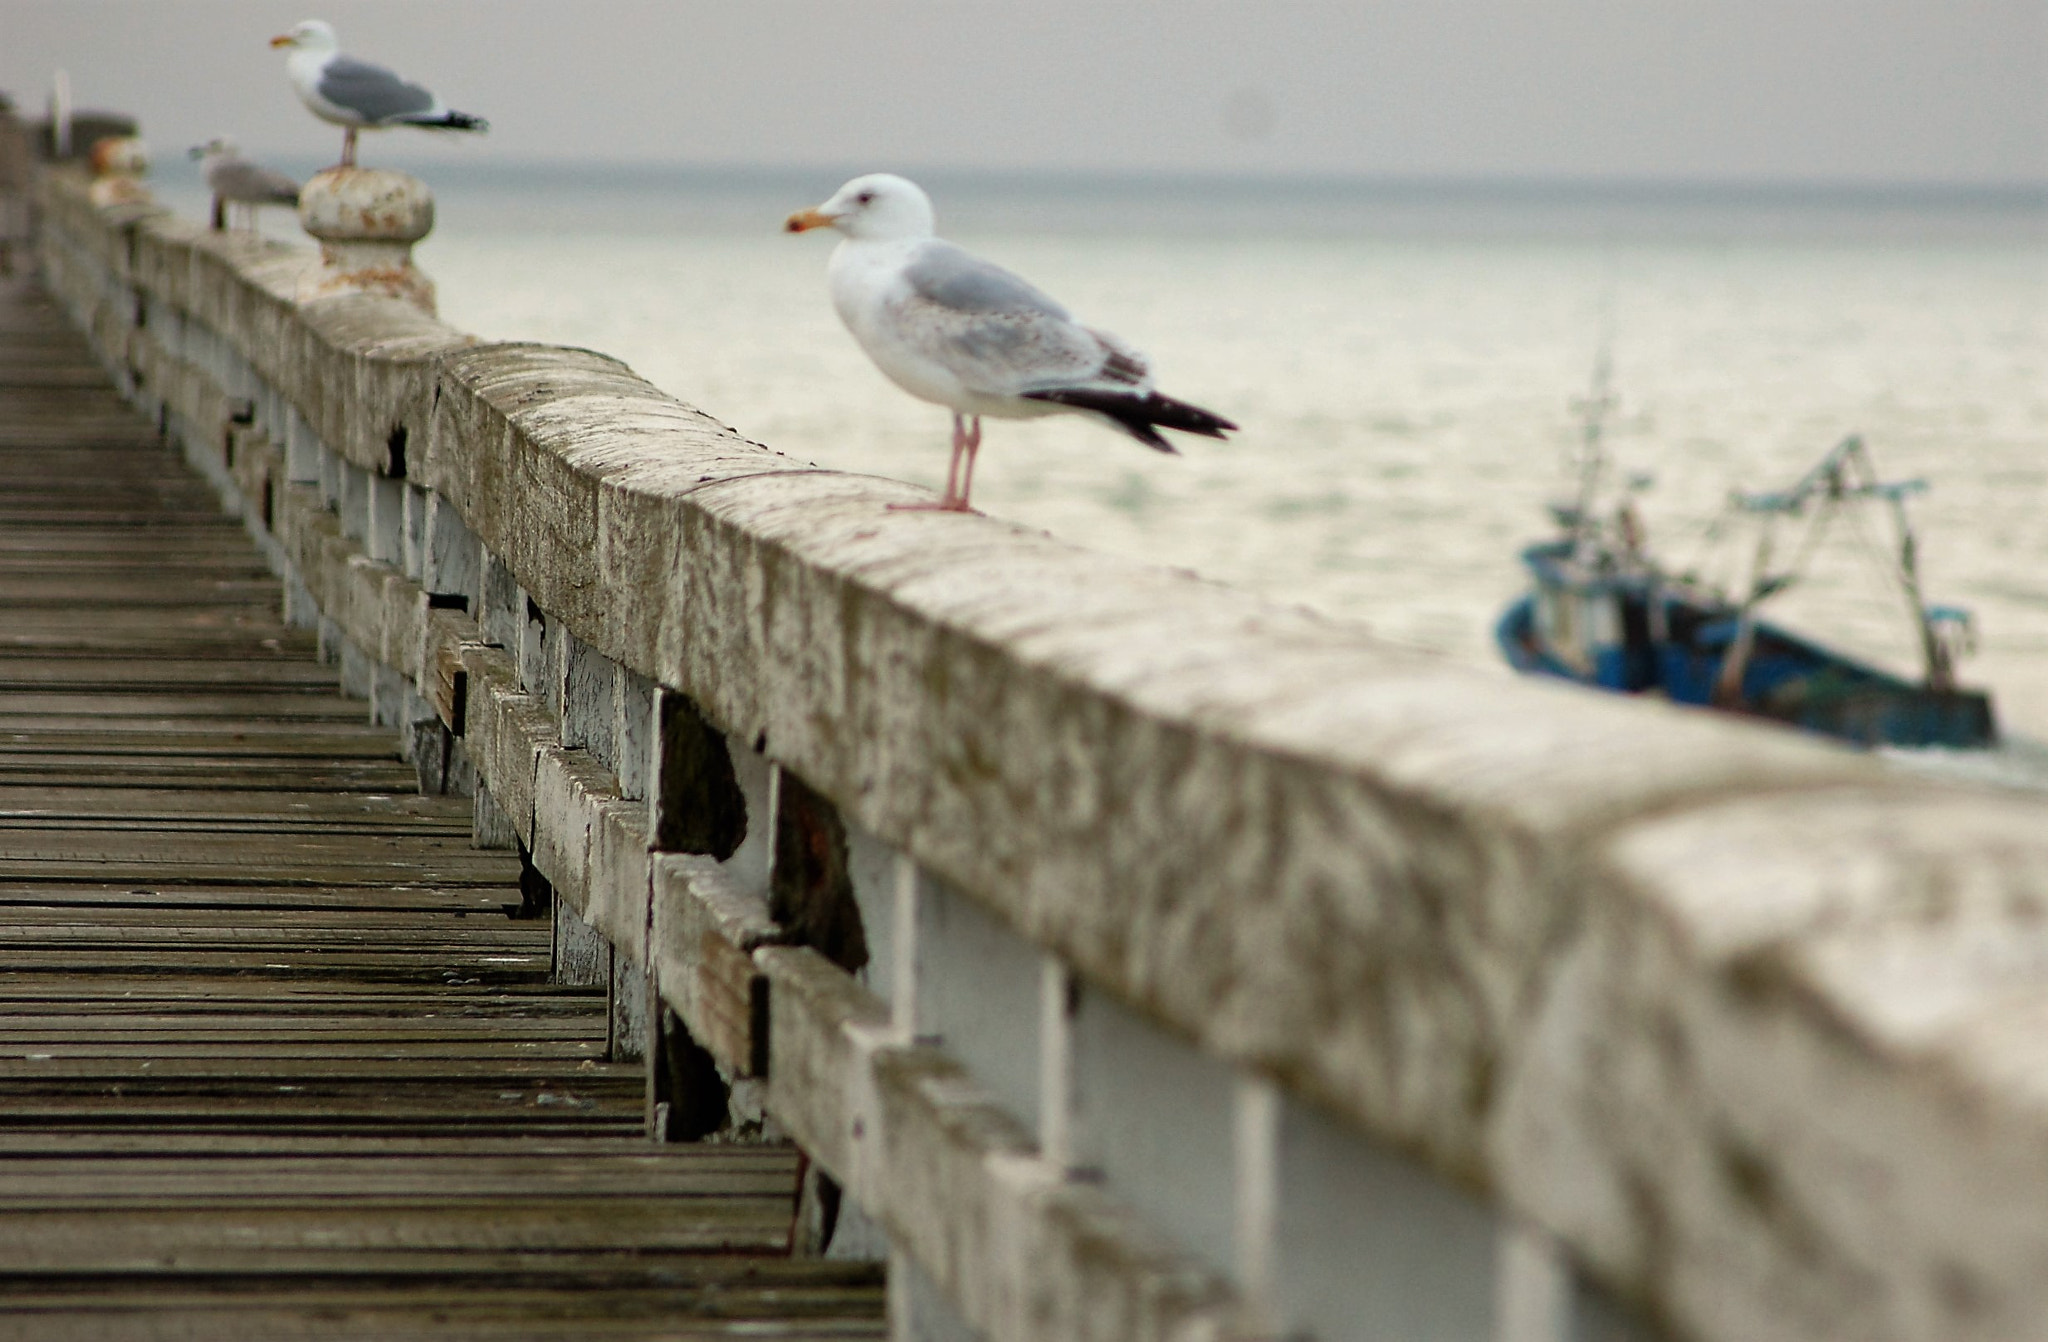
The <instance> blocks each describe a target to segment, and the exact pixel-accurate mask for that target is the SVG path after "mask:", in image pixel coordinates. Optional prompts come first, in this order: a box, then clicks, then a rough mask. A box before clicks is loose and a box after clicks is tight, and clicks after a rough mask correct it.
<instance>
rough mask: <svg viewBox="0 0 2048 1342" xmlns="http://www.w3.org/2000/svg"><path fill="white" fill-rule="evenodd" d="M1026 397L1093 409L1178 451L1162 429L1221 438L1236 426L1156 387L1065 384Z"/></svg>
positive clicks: (1154, 444) (1153, 443) (1163, 448)
mask: <svg viewBox="0 0 2048 1342" xmlns="http://www.w3.org/2000/svg"><path fill="white" fill-rule="evenodd" d="M1024 398H1025V399H1026V400H1029V401H1049V402H1051V403H1052V404H1054V405H1070V406H1072V407H1074V409H1076V410H1087V411H1092V412H1093V413H1095V414H1098V415H1100V416H1102V417H1103V418H1104V419H1106V420H1108V421H1109V422H1110V423H1111V424H1113V425H1115V426H1116V427H1117V428H1119V429H1122V430H1123V431H1124V432H1125V433H1128V434H1129V435H1131V437H1133V438H1135V439H1137V440H1138V441H1139V442H1141V443H1143V444H1144V445H1145V446H1147V447H1149V448H1152V449H1154V450H1155V451H1159V452H1177V451H1178V449H1177V448H1175V447H1174V445H1173V444H1172V443H1169V442H1167V441H1166V439H1165V438H1164V437H1162V436H1161V435H1160V433H1159V430H1160V429H1178V430H1180V431H1181V432H1182V433H1198V434H1200V435H1201V436H1202V437H1204V438H1221V437H1222V436H1223V435H1224V434H1225V433H1227V432H1229V431H1230V430H1232V429H1235V428H1236V427H1237V425H1235V424H1233V423H1231V422H1230V421H1229V420H1227V419H1225V418H1223V416H1221V415H1219V414H1216V413H1214V412H1213V411H1209V410H1204V409H1202V407H1200V406H1198V405H1189V404H1188V403H1187V402H1186V401H1176V400H1175V399H1173V397H1171V396H1161V395H1160V394H1159V393H1158V392H1156V391H1151V392H1129V391H1102V390H1099V389H1096V388H1091V387H1078V388H1077V387H1066V388H1055V389H1053V390H1051V391H1027V392H1025V393H1024Z"/></svg>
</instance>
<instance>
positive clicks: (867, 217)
mask: <svg viewBox="0 0 2048 1342" xmlns="http://www.w3.org/2000/svg"><path fill="white" fill-rule="evenodd" d="M933 225H934V216H933V214H932V200H931V197H930V196H927V195H926V194H925V193H924V192H923V191H921V190H919V189H918V186H917V183H915V182H912V181H908V180H906V179H904V178H901V177H897V176H895V175H893V174H891V173H886V172H871V173H869V174H868V175H867V176H865V177H856V178H854V179H853V180H852V181H850V182H848V183H847V184H846V185H845V186H842V187H840V188H839V189H838V190H837V191H835V192H833V193H832V198H831V199H830V200H828V201H826V202H825V203H824V204H823V205H816V206H813V207H811V208H810V209H808V210H798V211H797V212H796V213H795V214H792V215H791V216H789V219H788V220H787V221H786V222H785V223H784V224H783V227H784V228H785V229H787V230H788V231H790V232H791V233H802V232H804V231H806V230H808V229H813V228H836V229H838V230H839V231H840V232H841V233H844V234H845V235H846V236H847V237H849V238H859V239H861V240H863V241H871V240H880V241H885V242H893V241H896V240H898V239H902V238H928V237H930V236H931V235H932V228H933Z"/></svg>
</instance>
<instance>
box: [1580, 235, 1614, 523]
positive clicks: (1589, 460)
mask: <svg viewBox="0 0 2048 1342" xmlns="http://www.w3.org/2000/svg"><path fill="white" fill-rule="evenodd" d="M1615 404H1616V397H1615V395H1614V277H1613V275H1612V274H1611V273H1610V274H1609V275H1608V278H1607V288H1606V291H1605V293H1604V294H1603V295H1602V297H1601V300H1600V344H1599V348H1598V352H1597V353H1596V354H1595V355H1594V356H1593V382H1592V385H1591V386H1590V387H1589V388H1588V389H1587V392H1586V394H1585V395H1584V396H1582V397H1579V398H1578V399H1577V400H1576V401H1575V402H1573V407H1574V408H1575V409H1576V410H1577V411H1578V412H1579V450H1578V461H1577V463H1576V464H1577V467H1578V475H1579V493H1578V499H1577V501H1576V502H1575V503H1574V505H1573V507H1572V513H1571V519H1570V535H1571V541H1572V545H1573V548H1574V549H1578V548H1580V547H1583V546H1585V545H1587V544H1589V543H1590V542H1591V541H1592V540H1593V538H1594V532H1595V530H1596V529H1597V525H1598V524H1597V523H1596V522H1595V520H1594V516H1593V500H1594V497H1595V495H1597V494H1598V492H1599V489H1600V478H1601V477H1602V476H1603V475H1605V474H1606V473H1607V420H1608V417H1609V416H1610V415H1612V414H1613V413H1614V407H1615Z"/></svg>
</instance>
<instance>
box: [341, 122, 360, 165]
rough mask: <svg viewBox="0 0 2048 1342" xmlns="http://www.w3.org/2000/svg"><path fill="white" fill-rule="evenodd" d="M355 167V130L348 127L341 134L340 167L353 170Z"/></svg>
mask: <svg viewBox="0 0 2048 1342" xmlns="http://www.w3.org/2000/svg"><path fill="white" fill-rule="evenodd" d="M355 165H356V128H355V127H354V126H349V127H347V128H345V129H344V130H343V131H342V132H341V166H342V167H344V168H353V167H354V166H355Z"/></svg>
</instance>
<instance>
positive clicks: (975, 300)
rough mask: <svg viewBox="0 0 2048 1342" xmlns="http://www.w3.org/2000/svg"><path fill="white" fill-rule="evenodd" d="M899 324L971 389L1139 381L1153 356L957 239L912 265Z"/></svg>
mask: <svg viewBox="0 0 2048 1342" xmlns="http://www.w3.org/2000/svg"><path fill="white" fill-rule="evenodd" d="M903 278H904V281H905V285H906V287H905V291H904V293H903V295H902V296H901V297H900V299H899V300H898V301H897V302H896V303H895V304H893V305H892V311H891V317H892V324H893V325H895V327H896V328H897V330H896V334H897V335H898V337H899V338H900V339H902V340H903V341H904V343H906V344H908V345H909V346H911V347H912V348H914V349H915V350H917V352H919V353H920V354H922V355H924V356H925V357H927V358H929V359H932V360H935V361H936V362H938V363H940V364H942V365H943V366H945V367H946V368H947V369H949V370H950V371H951V372H952V373H953V374H954V375H955V376H956V377H958V378H959V379H960V380H961V381H962V382H963V383H965V384H966V385H967V386H968V387H969V388H970V389H972V390H974V391H977V392H981V393H983V394H985V395H992V396H1019V395H1022V394H1024V393H1025V392H1030V391H1042V390H1046V389H1048V388H1054V387H1072V386H1084V385H1092V384H1096V383H1100V382H1102V381H1104V380H1105V379H1106V380H1109V381H1112V382H1116V383H1123V384H1128V385H1137V384H1140V383H1142V382H1143V381H1144V377H1145V371H1146V370H1145V362H1144V359H1143V358H1142V356H1139V355H1138V354H1137V352H1136V351H1134V350H1131V349H1129V348H1128V347H1126V346H1123V345H1122V344H1121V343H1120V342H1113V341H1108V340H1105V339H1104V338H1103V337H1102V336H1101V335H1099V334H1098V333H1096V332H1094V331H1091V330H1089V329H1088V328H1087V327H1085V326H1082V325H1081V324H1080V323H1079V322H1076V321H1075V320H1074V319H1073V318H1072V317H1071V316H1070V315H1068V313H1067V310H1066V309H1065V308H1064V307H1061V306H1060V305H1059V304H1058V303H1057V302H1055V301H1054V300H1053V299H1052V298H1050V297H1048V296H1047V295H1046V294H1045V293H1044V292H1042V291H1041V290H1039V289H1038V288H1037V287H1036V286H1034V285H1032V284H1031V283H1029V282H1028V281H1026V280H1024V279H1022V278H1020V277H1018V276H1016V275H1013V274H1011V273H1010V272H1009V271H1007V270H1004V269H1003V268H1002V267H1001V266H998V265H995V264H993V263H992V262H988V261H984V260H982V259H981V258H980V257H978V256H975V255H974V254H973V253H971V252H967V251H964V250H962V249H961V248H959V247H955V246H954V245H952V244H951V243H949V242H940V241H937V240H934V241H932V242H929V243H926V244H925V245H924V246H923V247H922V248H921V249H919V252H918V254H917V256H916V257H915V258H914V259H913V260H912V261H911V263H910V264H909V265H908V266H906V267H905V268H904V272H903Z"/></svg>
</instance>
